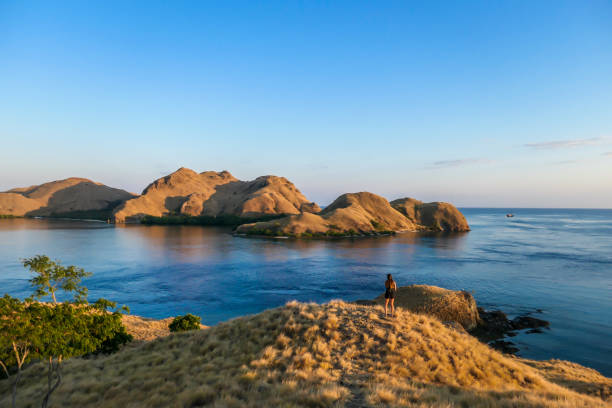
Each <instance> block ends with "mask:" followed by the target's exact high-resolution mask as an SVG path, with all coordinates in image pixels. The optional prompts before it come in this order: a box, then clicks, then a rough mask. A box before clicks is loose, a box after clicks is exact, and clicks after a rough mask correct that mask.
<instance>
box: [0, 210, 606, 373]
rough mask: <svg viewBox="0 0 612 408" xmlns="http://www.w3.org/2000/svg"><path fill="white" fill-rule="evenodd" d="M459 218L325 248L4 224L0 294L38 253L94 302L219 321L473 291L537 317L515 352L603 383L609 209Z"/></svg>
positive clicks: (15, 285)
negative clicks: (457, 230) (78, 276)
mask: <svg viewBox="0 0 612 408" xmlns="http://www.w3.org/2000/svg"><path fill="white" fill-rule="evenodd" d="M506 212H508V211H507V210H491V209H466V210H464V213H465V214H466V217H467V218H468V221H469V222H470V225H471V226H472V231H471V232H469V233H462V234H414V233H407V234H398V235H397V236H395V237H378V238H354V239H340V240H331V241H320V240H287V239H252V238H239V237H234V236H232V235H231V230H230V229H227V228H213V227H194V226H182V227H181V226H176V227H170V226H140V225H127V226H125V225H119V226H114V225H108V224H105V223H98V222H79V221H62V220H31V219H12V220H0V271H1V274H0V287H1V288H2V289H3V290H2V292H9V293H11V294H13V295H15V296H20V297H25V296H27V295H29V294H30V288H29V286H28V282H27V279H28V278H29V275H28V273H27V272H26V271H25V270H24V269H23V267H22V266H21V265H20V259H22V258H25V257H29V256H32V255H35V254H47V255H49V256H51V257H52V258H58V259H61V260H62V261H63V262H64V264H75V265H79V266H82V267H84V268H85V269H86V270H88V271H91V272H94V276H93V277H92V278H90V279H88V280H87V285H88V287H89V288H90V297H91V298H93V299H95V298H97V297H106V298H109V299H113V300H117V301H118V302H120V303H123V304H127V305H129V306H130V307H131V309H132V312H133V313H136V314H140V315H144V316H150V317H166V316H172V315H177V314H184V313H187V312H191V313H196V314H199V315H201V316H202V318H203V321H204V323H206V324H215V323H217V322H219V321H222V320H226V319H229V318H232V317H235V316H240V315H244V314H249V313H255V312H258V311H261V310H263V309H266V308H270V307H275V306H279V305H282V304H284V303H285V302H287V301H288V300H291V299H298V300H302V301H317V302H323V301H328V300H330V299H334V298H342V299H346V300H352V299H358V298H362V299H363V298H373V297H375V296H377V295H378V294H379V293H380V292H382V290H383V286H382V285H383V282H384V277H385V274H387V273H392V274H393V275H394V277H395V279H396V280H397V281H398V284H399V285H400V286H401V285H407V284H411V283H423V284H431V285H438V286H443V287H447V288H450V289H467V290H470V291H473V292H474V294H475V297H476V299H477V301H478V302H479V304H481V305H484V306H485V307H499V308H502V309H503V310H505V311H507V312H509V313H511V314H512V313H515V314H516V313H522V312H529V311H534V310H536V309H542V310H543V311H544V315H543V316H541V317H542V318H544V319H546V320H550V321H551V324H552V329H551V330H550V331H548V332H546V333H544V334H540V335H521V336H518V337H517V338H515V340H516V341H517V342H518V343H519V346H520V347H521V350H522V354H523V355H524V356H526V357H533V358H552V357H555V358H562V359H568V360H573V361H577V362H579V363H582V364H585V365H588V366H592V367H595V368H598V369H600V370H601V371H603V372H604V373H607V374H608V375H612V362H610V359H609V357H608V356H609V355H612V341H611V340H610V339H612V299H611V296H610V293H611V292H610V291H611V290H612V211H595V210H591V211H581V210H513V211H512V212H513V213H514V214H515V218H506V217H505V213H506Z"/></svg>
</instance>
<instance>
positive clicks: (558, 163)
mask: <svg viewBox="0 0 612 408" xmlns="http://www.w3.org/2000/svg"><path fill="white" fill-rule="evenodd" d="M579 161H580V160H561V161H556V162H552V163H550V164H551V165H554V166H557V165H563V164H574V163H578V162H579Z"/></svg>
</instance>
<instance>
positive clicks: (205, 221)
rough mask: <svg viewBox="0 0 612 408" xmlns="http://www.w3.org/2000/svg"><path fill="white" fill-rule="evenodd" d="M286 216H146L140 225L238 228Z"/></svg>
mask: <svg viewBox="0 0 612 408" xmlns="http://www.w3.org/2000/svg"><path fill="white" fill-rule="evenodd" d="M284 216H285V215H284V214H279V215H277V214H273V215H261V216H258V217H239V216H237V215H219V216H210V215H197V216H191V215H164V216H162V217H154V216H152V215H145V216H144V217H143V219H142V220H141V221H140V223H141V224H145V225H208V226H227V227H236V226H238V225H241V224H245V223H250V222H260V221H271V220H275V219H277V218H281V217H284Z"/></svg>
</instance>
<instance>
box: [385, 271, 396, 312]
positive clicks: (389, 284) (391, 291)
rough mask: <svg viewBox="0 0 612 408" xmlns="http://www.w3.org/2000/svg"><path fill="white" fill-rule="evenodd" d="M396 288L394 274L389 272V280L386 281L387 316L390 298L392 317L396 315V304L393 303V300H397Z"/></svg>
mask: <svg viewBox="0 0 612 408" xmlns="http://www.w3.org/2000/svg"><path fill="white" fill-rule="evenodd" d="M396 290H397V285H396V284H395V281H394V280H393V276H391V274H390V273H388V274H387V280H386V281H385V317H387V305H388V304H389V300H391V317H394V316H395V305H394V304H393V302H394V301H395V291H396Z"/></svg>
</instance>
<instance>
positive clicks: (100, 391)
mask: <svg viewBox="0 0 612 408" xmlns="http://www.w3.org/2000/svg"><path fill="white" fill-rule="evenodd" d="M44 373H45V371H44V365H43V364H42V363H40V364H35V365H32V366H31V367H29V368H27V369H26V370H25V372H24V376H23V379H22V383H21V386H20V390H19V394H18V395H19V396H18V398H19V403H20V406H25V407H30V406H37V405H39V404H40V395H42V394H43V390H44V389H45V387H46V378H45V376H44ZM63 373H64V383H63V385H62V386H61V387H60V388H59V389H58V390H57V391H56V392H55V393H54V394H53V396H52V398H51V406H53V407H90V406H93V407H118V406H123V407H198V406H216V407H298V406H299V407H302V406H303V407H380V406H390V407H455V406H456V407H489V408H490V407H545V408H547V407H550V408H552V407H555V408H570V407H573V408H575V407H609V406H610V404H609V403H607V402H604V401H603V400H602V399H599V398H595V397H591V396H588V395H583V394H580V393H578V392H575V391H572V390H570V389H569V388H564V387H562V386H560V385H558V384H555V383H553V382H552V381H554V378H555V377H554V376H553V375H549V377H548V378H549V379H546V378H545V376H544V375H543V374H541V372H540V371H539V370H538V368H537V366H534V367H532V366H530V365H529V364H525V363H524V362H522V361H521V360H518V359H515V358H510V357H507V356H505V355H503V354H500V353H499V352H496V351H494V350H492V349H491V348H489V347H487V346H486V345H484V344H482V343H479V342H478V341H477V340H476V339H475V338H473V337H471V336H469V335H468V334H465V333H462V332H460V331H456V330H453V329H450V328H447V327H446V326H444V325H443V324H442V323H440V322H439V321H438V320H435V319H433V318H430V317H427V316H425V315H419V314H413V313H411V312H407V311H402V310H400V311H399V312H398V316H397V317H396V318H395V319H385V318H384V317H382V309H381V307H380V306H361V305H354V304H346V303H343V302H340V301H334V302H331V303H329V304H324V305H317V304H300V303H297V302H292V303H288V304H287V305H286V306H284V307H280V308H277V309H271V310H267V311H264V312H262V313H259V314H256V315H252V316H246V317H242V318H238V319H234V320H231V321H229V322H226V323H222V324H219V325H217V326H215V327H211V328H209V329H206V330H201V331H197V332H188V333H182V334H173V335H170V336H167V337H163V338H160V339H157V340H154V341H152V342H148V343H141V344H140V345H137V346H134V347H127V348H125V349H123V350H122V351H120V352H118V353H116V354H114V355H110V356H101V357H97V358H93V359H72V360H69V361H67V362H66V363H65V367H64V370H63ZM594 375H595V374H592V376H594ZM581 378H582V377H581ZM592 378H594V377H592ZM600 378H601V379H602V381H604V382H605V381H609V379H606V378H605V377H601V376H600ZM559 383H561V381H559ZM7 386H8V385H7V381H0V396H1V397H0V403H2V404H6V403H7V398H8V395H9V393H8V392H7V391H8V389H7Z"/></svg>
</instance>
